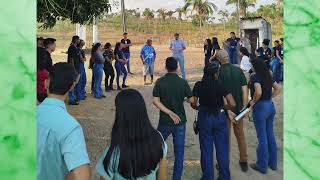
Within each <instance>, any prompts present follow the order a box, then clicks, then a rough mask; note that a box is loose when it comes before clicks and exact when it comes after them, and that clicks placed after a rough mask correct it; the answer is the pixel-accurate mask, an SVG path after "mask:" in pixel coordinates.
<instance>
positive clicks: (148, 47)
mask: <svg viewBox="0 0 320 180" xmlns="http://www.w3.org/2000/svg"><path fill="white" fill-rule="evenodd" d="M156 56H157V54H156V51H155V50H154V48H153V47H152V40H151V39H148V40H147V42H146V44H145V45H144V46H143V48H142V49H141V52H140V58H141V61H142V64H143V66H144V68H143V78H144V85H147V74H148V73H149V74H150V76H151V84H152V83H153V73H154V61H155V60H156Z"/></svg>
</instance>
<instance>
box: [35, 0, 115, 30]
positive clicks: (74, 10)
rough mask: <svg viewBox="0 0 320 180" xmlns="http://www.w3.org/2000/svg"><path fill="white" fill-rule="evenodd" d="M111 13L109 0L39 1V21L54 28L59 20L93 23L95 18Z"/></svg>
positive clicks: (46, 26)
mask: <svg viewBox="0 0 320 180" xmlns="http://www.w3.org/2000/svg"><path fill="white" fill-rule="evenodd" d="M110 11H111V4H110V2H109V0H90V1H89V0H37V21H38V22H39V23H42V25H41V28H45V29H46V28H52V27H53V26H54V25H55V24H56V22H57V21H58V20H64V19H69V20H70V21H71V23H79V24H86V23H92V22H93V20H94V18H95V17H99V16H100V15H102V14H106V13H108V12H110Z"/></svg>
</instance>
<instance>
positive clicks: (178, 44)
mask: <svg viewBox="0 0 320 180" xmlns="http://www.w3.org/2000/svg"><path fill="white" fill-rule="evenodd" d="M179 37H180V34H179V33H175V34H174V40H172V41H171V43H170V48H169V49H170V50H171V52H172V56H173V57H174V58H175V59H177V60H178V62H179V66H180V70H181V75H182V78H183V79H186V73H185V70H184V54H183V51H184V50H186V45H185V43H184V41H182V40H181V39H179Z"/></svg>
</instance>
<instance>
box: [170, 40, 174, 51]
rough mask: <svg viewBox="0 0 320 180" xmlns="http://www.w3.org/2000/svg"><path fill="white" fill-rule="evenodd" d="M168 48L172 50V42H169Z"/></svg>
mask: <svg viewBox="0 0 320 180" xmlns="http://www.w3.org/2000/svg"><path fill="white" fill-rule="evenodd" d="M169 50H170V51H172V50H173V47H172V42H170V47H169Z"/></svg>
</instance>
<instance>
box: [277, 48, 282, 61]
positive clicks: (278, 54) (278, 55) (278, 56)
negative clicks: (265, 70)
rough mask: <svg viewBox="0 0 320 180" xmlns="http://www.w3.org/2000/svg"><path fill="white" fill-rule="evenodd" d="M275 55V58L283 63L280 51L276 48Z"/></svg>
mask: <svg viewBox="0 0 320 180" xmlns="http://www.w3.org/2000/svg"><path fill="white" fill-rule="evenodd" d="M276 56H277V58H278V59H279V60H280V62H281V63H283V59H282V58H281V56H280V52H279V50H278V49H277V50H276Z"/></svg>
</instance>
